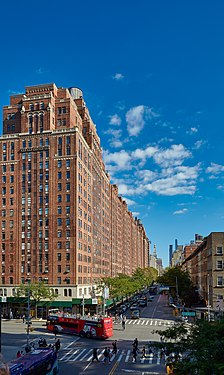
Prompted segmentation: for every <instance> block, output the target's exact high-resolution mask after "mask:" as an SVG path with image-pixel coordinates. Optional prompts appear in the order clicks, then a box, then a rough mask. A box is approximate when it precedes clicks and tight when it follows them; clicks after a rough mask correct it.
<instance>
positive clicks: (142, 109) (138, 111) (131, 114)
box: [126, 105, 158, 136]
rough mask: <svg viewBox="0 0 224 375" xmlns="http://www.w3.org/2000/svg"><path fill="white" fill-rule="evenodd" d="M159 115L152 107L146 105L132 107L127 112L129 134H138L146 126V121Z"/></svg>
mask: <svg viewBox="0 0 224 375" xmlns="http://www.w3.org/2000/svg"><path fill="white" fill-rule="evenodd" d="M157 116H158V115H157V114H156V113H155V112H153V110H152V108H149V107H147V106H144V105H138V106H136V107H132V108H130V109H129V110H128V112H127V113H126V121H127V131H128V134H129V135H130V136H137V135H138V134H139V133H140V132H141V130H142V129H143V128H144V125H145V122H146V121H147V120H150V119H152V118H154V117H157Z"/></svg>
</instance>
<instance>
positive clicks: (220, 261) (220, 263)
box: [216, 260, 223, 270]
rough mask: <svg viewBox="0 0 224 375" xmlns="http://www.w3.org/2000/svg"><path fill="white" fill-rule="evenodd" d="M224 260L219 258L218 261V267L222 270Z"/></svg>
mask: <svg viewBox="0 0 224 375" xmlns="http://www.w3.org/2000/svg"><path fill="white" fill-rule="evenodd" d="M222 267H223V265H222V260H217V263H216V268H217V269H219V270H222Z"/></svg>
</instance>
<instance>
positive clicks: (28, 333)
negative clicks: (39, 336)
mask: <svg viewBox="0 0 224 375" xmlns="http://www.w3.org/2000/svg"><path fill="white" fill-rule="evenodd" d="M27 282H28V290H27V298H28V299H27V314H28V319H27V336H26V344H27V346H28V347H29V344H30V281H29V280H27Z"/></svg>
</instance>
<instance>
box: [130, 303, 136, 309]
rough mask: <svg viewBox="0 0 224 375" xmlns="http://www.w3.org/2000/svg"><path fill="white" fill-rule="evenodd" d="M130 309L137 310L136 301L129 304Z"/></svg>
mask: <svg viewBox="0 0 224 375" xmlns="http://www.w3.org/2000/svg"><path fill="white" fill-rule="evenodd" d="M130 310H131V311H133V310H138V305H137V303H134V304H133V305H131V307H130Z"/></svg>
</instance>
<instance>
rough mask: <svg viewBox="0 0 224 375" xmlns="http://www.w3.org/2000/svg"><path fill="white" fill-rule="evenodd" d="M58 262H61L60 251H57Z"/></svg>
mask: <svg viewBox="0 0 224 375" xmlns="http://www.w3.org/2000/svg"><path fill="white" fill-rule="evenodd" d="M58 262H61V253H58Z"/></svg>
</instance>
